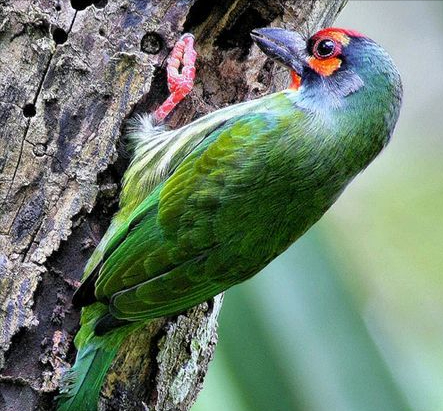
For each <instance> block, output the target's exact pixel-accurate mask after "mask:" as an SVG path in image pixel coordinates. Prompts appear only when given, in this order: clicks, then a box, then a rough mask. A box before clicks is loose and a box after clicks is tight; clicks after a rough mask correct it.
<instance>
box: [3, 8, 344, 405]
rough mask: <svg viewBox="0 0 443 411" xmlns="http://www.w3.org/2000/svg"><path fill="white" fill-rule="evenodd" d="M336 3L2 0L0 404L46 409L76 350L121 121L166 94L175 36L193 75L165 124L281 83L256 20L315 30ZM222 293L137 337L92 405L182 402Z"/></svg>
mask: <svg viewBox="0 0 443 411" xmlns="http://www.w3.org/2000/svg"><path fill="white" fill-rule="evenodd" d="M345 1H346V0H333V1H325V0H309V1H303V0H297V1H295V0H293V1H290V0H264V1H261V2H256V1H253V0H219V1H208V0H182V1H177V0H137V1H129V0H116V1H110V2H107V1H106V0H95V1H92V0H91V1H80V0H71V1H68V0H60V1H55V0H33V1H31V0H14V2H11V3H8V2H5V0H0V108H1V109H0V130H1V131H0V132H1V140H0V207H1V209H0V210H1V211H0V222H1V224H0V227H1V229H0V230H1V231H0V331H1V332H0V369H1V370H2V371H1V373H2V374H1V375H0V410H16V411H28V410H37V409H40V410H50V409H53V407H54V395H55V393H56V390H57V388H58V385H59V382H60V376H61V373H62V371H63V369H65V368H66V367H69V364H72V362H73V360H74V356H75V349H74V347H73V342H72V341H73V337H74V335H75V333H76V330H77V327H78V326H77V324H78V320H79V312H78V311H76V310H74V309H73V308H72V306H71V304H70V301H71V295H72V293H73V291H74V289H75V288H76V286H77V284H78V280H79V279H80V278H81V274H82V268H83V266H84V264H85V262H86V261H87V259H88V257H89V255H90V254H91V252H92V250H93V248H94V246H95V245H96V244H97V242H98V240H99V238H100V237H101V235H102V234H103V233H104V231H105V230H106V227H107V225H108V223H109V220H110V218H111V216H112V214H113V213H114V212H115V210H116V207H117V196H118V191H119V184H120V183H119V182H120V178H121V176H122V173H123V171H124V169H125V167H126V166H127V163H128V155H127V154H126V153H125V151H124V150H123V149H122V147H124V141H121V140H119V139H120V137H121V135H122V130H123V128H124V124H125V120H126V119H127V118H128V117H130V116H131V115H132V114H133V113H134V112H135V111H149V110H152V109H153V108H154V107H156V106H157V105H158V104H159V103H161V102H162V101H163V99H164V98H165V97H166V96H167V88H166V81H165V80H166V75H165V59H166V57H167V56H168V53H169V51H170V50H171V48H172V46H173V44H174V42H175V41H176V40H177V38H178V37H179V35H180V34H181V33H183V32H185V31H186V32H191V33H193V34H194V35H195V37H196V49H197V52H198V55H199V57H198V63H197V84H196V87H195V89H194V91H193V92H192V94H191V96H190V97H188V98H187V99H186V100H185V101H184V102H183V103H182V104H180V106H179V107H178V108H177V109H176V111H175V112H174V113H173V114H172V115H171V116H170V120H169V124H170V125H171V126H172V127H177V126H179V125H182V124H185V123H186V122H189V121H191V120H192V119H194V118H196V117H198V116H201V115H202V114H205V113H207V112H210V111H213V110H216V109H217V108H220V107H222V106H224V105H228V104H233V103H236V102H238V101H243V100H245V99H251V98H254V97H257V96H259V95H262V94H266V93H269V92H271V91H274V90H275V89H277V88H281V87H282V85H283V84H284V82H286V81H287V77H286V73H285V72H284V70H282V69H280V68H278V69H277V68H276V67H274V64H273V63H271V62H270V61H269V60H266V58H265V57H264V55H263V54H262V53H261V52H259V51H258V48H257V47H255V46H252V41H251V39H250V36H249V32H250V30H251V29H253V28H255V27H262V26H268V25H270V24H271V23H272V24H274V25H277V26H282V27H289V28H297V27H300V26H302V25H304V26H306V27H308V28H309V29H310V31H313V30H314V29H315V28H318V27H320V26H325V25H329V24H330V23H331V22H332V21H333V19H334V17H335V16H336V14H337V13H338V12H339V10H340V8H341V7H342V6H343V5H344V3H345ZM91 3H94V4H93V5H91ZM222 299H223V297H222V296H218V297H217V298H215V299H214V300H213V301H210V302H208V303H205V304H201V305H200V306H198V307H195V308H193V309H191V310H189V311H188V312H187V313H184V314H182V315H179V316H176V317H173V318H164V319H159V320H158V321H155V322H152V323H150V324H149V326H147V327H146V329H145V330H144V331H143V332H141V333H138V334H137V335H135V336H131V337H130V340H128V341H126V342H125V344H124V346H123V347H122V349H121V351H120V353H119V355H118V357H117V359H116V360H115V362H114V364H113V366H112V368H111V370H110V372H109V373H108V376H107V378H106V381H105V384H104V387H103V389H102V394H101V399H100V409H102V410H118V409H125V410H131V411H132V410H142V409H149V410H188V409H189V408H190V407H191V405H192V404H193V402H194V401H195V398H196V396H197V393H198V392H199V390H200V389H201V388H202V381H203V378H204V376H205V373H206V370H207V367H208V364H209V361H210V360H211V358H212V356H213V353H214V349H215V345H216V341H217V333H216V330H217V316H218V313H219V311H220V308H221V305H222ZM129 347H130V348H129ZM128 352H131V355H130V356H128V355H127V353H128ZM143 404H144V405H143Z"/></svg>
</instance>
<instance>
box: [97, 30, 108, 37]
mask: <svg viewBox="0 0 443 411" xmlns="http://www.w3.org/2000/svg"><path fill="white" fill-rule="evenodd" d="M98 34H100V36H102V37H104V36H105V35H106V33H105V30H103V29H99V30H98Z"/></svg>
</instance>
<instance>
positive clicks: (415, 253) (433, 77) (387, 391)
mask: <svg viewBox="0 0 443 411" xmlns="http://www.w3.org/2000/svg"><path fill="white" fill-rule="evenodd" d="M335 25H336V26H339V27H340V26H341V27H347V28H353V29H356V30H358V31H361V32H363V33H365V34H367V35H368V36H370V37H372V38H373V39H375V40H376V41H378V42H379V43H380V44H382V45H383V46H384V47H385V48H386V49H387V50H388V51H389V53H390V54H391V55H392V57H393V58H394V60H395V61H396V63H397V65H398V67H399V70H400V72H401V73H402V77H403V83H404V88H405V97H404V103H403V110H402V113H401V116H400V121H399V124H398V126H397V129H396V132H395V134H394V137H393V140H392V142H391V144H390V145H389V147H388V148H387V149H386V150H385V151H384V152H383V154H382V155H381V156H380V157H379V158H378V159H377V160H376V161H375V162H374V163H373V164H372V165H371V166H370V167H369V168H368V169H367V170H366V171H365V172H364V173H363V174H362V175H360V176H358V177H357V178H356V179H355V181H354V182H353V183H352V184H351V185H350V186H349V187H348V189H347V190H346V192H345V193H344V195H343V196H342V197H341V198H340V199H339V200H338V202H337V203H336V204H335V205H334V207H333V208H332V209H331V210H330V211H329V212H328V213H327V214H326V216H325V217H324V218H323V219H322V220H321V221H320V222H319V223H318V224H317V225H316V226H315V227H314V228H313V229H311V230H310V231H309V233H308V234H307V235H305V236H304V237H303V238H302V239H301V240H299V241H298V242H297V243H296V244H295V245H293V246H292V247H291V248H290V249H289V250H288V251H287V252H286V253H284V254H283V255H282V256H280V257H279V258H278V259H277V260H275V261H274V262H273V263H272V264H271V265H269V266H268V267H267V268H266V269H265V270H264V272H262V273H261V274H259V275H258V276H256V277H255V278H253V279H252V280H250V281H247V282H246V283H244V284H241V285H240V286H236V287H234V288H233V289H231V290H229V291H228V292H227V293H226V297H225V303H224V307H223V310H222V314H221V318H220V328H219V335H220V340H219V344H218V348H217V351H216V355H215V359H214V362H213V363H212V366H211V367H210V370H209V373H208V375H207V378H206V380H205V388H204V389H203V391H202V393H201V395H200V397H199V399H198V401H197V403H196V405H195V406H194V407H193V411H208V410H210V411H219V410H220V411H221V410H223V411H226V410H229V411H252V410H253V411H265V410H266V411H274V410H275V411H280V410H281V411H286V410H303V411H323V410H328V411H331V410H333V411H366V410H367V411H369V410H371V411H375V410H377V411H384V410H389V411H392V410H394V411H395V410H414V411H438V410H442V411H443V246H442V245H443V138H442V137H443V135H442V134H443V104H442V100H443V81H442V76H443V2H440V1H417V2H413V1H390V2H385V1H351V2H349V3H348V5H347V6H346V7H345V9H344V10H343V12H342V14H341V15H340V17H339V19H338V20H337V22H336V24H335Z"/></svg>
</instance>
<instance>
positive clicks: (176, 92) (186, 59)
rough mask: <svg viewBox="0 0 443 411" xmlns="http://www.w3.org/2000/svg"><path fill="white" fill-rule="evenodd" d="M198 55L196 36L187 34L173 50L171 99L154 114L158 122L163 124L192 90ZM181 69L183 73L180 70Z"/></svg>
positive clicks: (170, 85) (169, 82) (169, 74)
mask: <svg viewBox="0 0 443 411" xmlns="http://www.w3.org/2000/svg"><path fill="white" fill-rule="evenodd" d="M196 58H197V53H196V51H195V50H194V36H193V35H192V34H189V33H186V34H184V35H183V36H181V37H180V40H179V41H178V42H177V43H176V44H175V46H174V48H173V49H172V52H171V55H170V56H169V58H168V66H167V69H166V71H167V74H168V88H169V91H170V93H171V94H170V95H169V97H168V98H167V99H166V100H165V101H164V103H163V104H162V105H161V106H160V107H159V108H158V109H157V110H155V112H154V119H155V121H156V122H158V123H159V122H161V121H163V120H164V119H165V117H166V116H167V115H168V114H169V113H170V112H171V111H172V110H173V109H174V107H175V106H176V105H177V104H178V103H180V101H182V100H183V99H184V98H185V97H186V96H187V95H188V94H189V93H190V91H191V90H192V87H193V86H194V78H195V59H196ZM180 67H181V72H179V69H180Z"/></svg>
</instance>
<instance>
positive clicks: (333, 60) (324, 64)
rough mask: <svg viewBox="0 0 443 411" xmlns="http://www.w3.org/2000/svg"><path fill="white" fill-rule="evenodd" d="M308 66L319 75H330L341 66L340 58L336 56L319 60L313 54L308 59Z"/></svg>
mask: <svg viewBox="0 0 443 411" xmlns="http://www.w3.org/2000/svg"><path fill="white" fill-rule="evenodd" d="M308 64H309V67H311V69H312V70H314V71H316V72H317V73H318V74H320V75H321V76H326V77H327V76H330V75H331V74H332V73H334V72H335V71H336V70H337V69H338V68H340V66H341V60H340V59H339V58H338V57H329V58H326V59H324V60H320V59H318V58H316V57H314V56H312V57H309V59H308Z"/></svg>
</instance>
